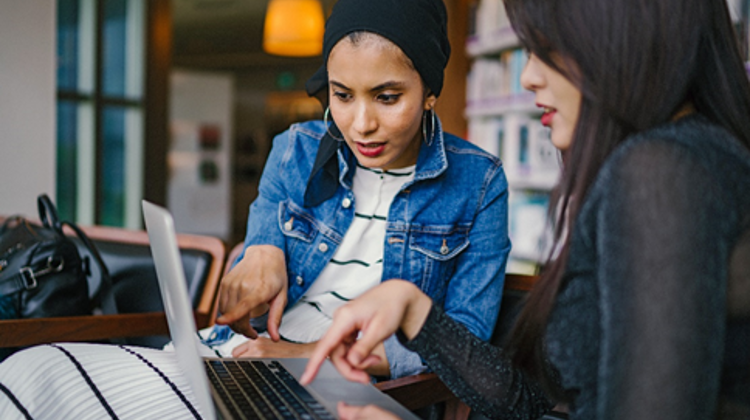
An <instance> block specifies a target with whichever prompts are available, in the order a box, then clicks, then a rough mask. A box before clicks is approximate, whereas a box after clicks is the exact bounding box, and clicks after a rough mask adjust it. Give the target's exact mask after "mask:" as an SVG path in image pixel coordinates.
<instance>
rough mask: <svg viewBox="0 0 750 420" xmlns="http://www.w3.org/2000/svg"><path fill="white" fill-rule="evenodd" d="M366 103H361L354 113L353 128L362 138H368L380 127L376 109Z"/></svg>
mask: <svg viewBox="0 0 750 420" xmlns="http://www.w3.org/2000/svg"><path fill="white" fill-rule="evenodd" d="M371 108H372V107H370V106H368V104H366V103H360V104H359V106H357V109H356V110H355V114H354V121H353V123H352V128H353V129H354V131H356V132H357V134H358V135H360V136H361V138H363V139H364V138H366V137H367V136H368V135H369V134H372V133H373V132H375V130H377V128H378V121H377V118H376V115H375V114H374V110H373V109H371Z"/></svg>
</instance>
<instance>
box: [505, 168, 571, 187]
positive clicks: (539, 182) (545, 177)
mask: <svg viewBox="0 0 750 420" xmlns="http://www.w3.org/2000/svg"><path fill="white" fill-rule="evenodd" d="M505 176H506V177H507V179H508V186H510V188H512V189H517V190H537V191H551V190H552V189H553V188H554V187H555V185H557V179H558V177H559V174H556V175H554V176H551V175H550V174H532V175H519V174H514V173H513V172H512V168H508V169H506V174H505Z"/></svg>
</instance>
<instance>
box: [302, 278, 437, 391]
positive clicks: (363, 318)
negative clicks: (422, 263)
mask: <svg viewBox="0 0 750 420" xmlns="http://www.w3.org/2000/svg"><path fill="white" fill-rule="evenodd" d="M431 307H432V301H431V300H430V298H429V297H428V296H427V295H425V294H424V293H422V292H421V291H420V290H419V289H418V288H417V287H416V286H415V285H413V284H412V283H409V282H407V281H404V280H388V281H385V282H383V283H381V284H380V285H378V286H377V287H375V288H373V289H371V290H369V291H368V292H366V293H365V294H363V295H362V296H360V297H358V298H357V299H354V300H352V301H351V302H349V303H347V304H346V305H344V306H342V307H340V308H339V309H337V310H336V312H335V313H334V316H333V324H332V325H331V327H330V328H329V329H328V331H327V332H326V334H325V335H324V336H323V338H322V339H321V340H320V341H318V345H317V346H316V348H315V351H314V352H313V354H312V356H311V357H310V361H309V362H308V364H307V368H306V369H305V373H304V374H303V375H302V378H301V382H302V383H303V384H309V383H310V382H312V380H313V379H314V378H315V375H317V373H318V370H319V369H320V365H321V364H323V361H324V360H325V358H326V357H330V359H331V362H332V363H333V364H334V366H336V369H338V371H339V372H340V373H341V374H342V375H343V376H344V377H345V378H347V379H349V380H350V381H355V382H361V383H365V384H366V383H369V382H370V376H369V375H368V374H367V372H366V370H367V369H368V368H370V367H372V366H375V365H377V364H378V363H379V362H381V357H379V356H377V355H375V354H374V351H373V350H374V349H376V348H377V347H378V346H379V345H380V343H382V342H383V341H384V340H385V339H386V338H388V337H389V336H390V335H391V334H393V333H394V332H396V331H397V330H398V329H401V331H402V332H403V333H404V334H405V335H406V337H407V338H409V339H411V338H413V337H414V336H416V335H417V333H418V332H419V330H420V329H421V328H422V325H423V324H424V321H425V319H427V315H428V314H429V312H430V308H431ZM358 336H359V339H357V337H358Z"/></svg>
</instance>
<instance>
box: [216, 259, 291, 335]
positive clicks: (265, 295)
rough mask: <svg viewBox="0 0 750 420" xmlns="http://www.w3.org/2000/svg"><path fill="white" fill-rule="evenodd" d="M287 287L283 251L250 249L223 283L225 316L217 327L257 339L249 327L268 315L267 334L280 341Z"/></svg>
mask: <svg viewBox="0 0 750 420" xmlns="http://www.w3.org/2000/svg"><path fill="white" fill-rule="evenodd" d="M288 287H289V286H288V284H287V276H286V260H285V256H284V251H282V250H281V249H279V248H277V247H275V246H272V245H253V246H249V247H247V249H246V250H245V255H244V256H243V258H242V260H241V261H240V262H239V263H237V265H236V266H235V267H234V268H233V269H232V270H231V271H230V272H229V273H228V274H227V275H226V276H225V277H224V278H223V279H222V280H221V289H220V291H219V311H220V312H221V314H222V315H221V316H220V317H219V318H217V319H216V323H217V324H221V325H229V326H230V327H231V328H232V329H233V330H234V331H236V332H237V333H240V334H243V335H245V336H247V337H250V338H256V337H258V333H257V332H256V331H255V330H254V329H253V327H251V326H250V318H251V317H258V316H260V315H263V314H264V313H265V312H266V311H268V334H269V335H270V336H271V338H272V339H273V340H274V341H279V339H280V337H279V325H280V324H281V315H282V313H283V312H284V307H285V306H286V302H287V288H288Z"/></svg>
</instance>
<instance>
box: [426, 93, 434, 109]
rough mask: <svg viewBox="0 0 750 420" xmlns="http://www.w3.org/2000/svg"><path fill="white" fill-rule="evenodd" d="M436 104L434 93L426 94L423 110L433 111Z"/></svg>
mask: <svg viewBox="0 0 750 420" xmlns="http://www.w3.org/2000/svg"><path fill="white" fill-rule="evenodd" d="M436 103H437V96H435V94H434V93H428V94H427V97H426V98H425V99H424V110H425V111H429V110H431V109H434V108H435V104H436Z"/></svg>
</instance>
